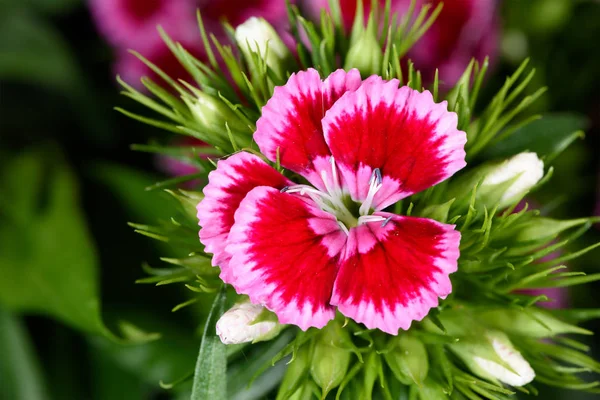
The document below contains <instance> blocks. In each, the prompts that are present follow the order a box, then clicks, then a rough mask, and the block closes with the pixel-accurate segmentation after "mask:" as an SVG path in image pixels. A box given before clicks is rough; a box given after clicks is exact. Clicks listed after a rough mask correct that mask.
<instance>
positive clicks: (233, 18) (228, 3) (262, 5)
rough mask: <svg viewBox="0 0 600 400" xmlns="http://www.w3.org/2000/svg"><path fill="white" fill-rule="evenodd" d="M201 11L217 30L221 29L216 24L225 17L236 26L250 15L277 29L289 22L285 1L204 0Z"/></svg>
mask: <svg viewBox="0 0 600 400" xmlns="http://www.w3.org/2000/svg"><path fill="white" fill-rule="evenodd" d="M292 3H294V1H292ZM200 11H201V13H202V18H203V19H204V20H205V21H206V22H207V24H213V26H209V28H212V29H215V30H217V29H219V27H218V26H216V25H217V24H218V23H219V22H220V21H221V20H223V19H226V20H227V21H228V22H229V23H230V24H231V25H232V26H233V27H236V26H238V25H239V24H241V23H242V22H244V21H245V20H246V19H248V18H250V17H262V18H264V19H266V20H267V21H269V22H270V23H271V24H272V25H273V26H274V27H275V28H276V29H281V28H283V27H285V26H286V25H287V22H288V19H287V10H286V6H285V1H275V0H216V1H215V0H202V1H200Z"/></svg>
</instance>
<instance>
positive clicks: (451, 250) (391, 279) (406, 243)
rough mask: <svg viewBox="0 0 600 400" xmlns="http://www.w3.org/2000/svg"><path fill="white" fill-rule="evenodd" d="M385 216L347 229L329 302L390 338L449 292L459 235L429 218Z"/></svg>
mask: <svg viewBox="0 0 600 400" xmlns="http://www.w3.org/2000/svg"><path fill="white" fill-rule="evenodd" d="M377 215H381V216H384V217H386V218H387V217H391V220H390V221H388V222H387V223H386V224H382V223H381V222H371V223H367V224H364V225H359V226H358V227H356V228H352V229H351V230H350V236H349V238H348V245H347V246H346V252H345V254H344V257H343V260H342V261H341V265H340V269H339V271H338V275H337V278H336V280H335V286H334V289H333V296H332V299H331V304H333V305H337V306H338V309H339V310H340V312H341V313H342V314H344V315H345V316H347V317H350V318H352V319H354V320H355V321H357V322H361V323H363V324H365V325H366V326H367V328H369V329H373V328H378V329H381V330H382V331H384V332H387V333H390V334H392V335H396V334H397V333H398V329H400V328H402V329H408V328H409V327H410V325H411V323H412V321H420V320H421V319H423V317H425V316H426V315H427V313H428V312H429V310H430V309H431V308H432V307H436V306H437V305H438V297H441V298H445V297H446V296H447V295H448V294H449V293H450V292H451V291H452V285H451V283H450V278H449V275H450V274H451V273H452V272H455V271H456V269H457V260H458V256H459V249H458V246H459V243H460V233H459V232H458V231H456V230H454V226H453V225H446V224H442V223H439V222H436V221H433V220H430V219H424V218H413V217H401V216H398V215H394V214H389V213H377Z"/></svg>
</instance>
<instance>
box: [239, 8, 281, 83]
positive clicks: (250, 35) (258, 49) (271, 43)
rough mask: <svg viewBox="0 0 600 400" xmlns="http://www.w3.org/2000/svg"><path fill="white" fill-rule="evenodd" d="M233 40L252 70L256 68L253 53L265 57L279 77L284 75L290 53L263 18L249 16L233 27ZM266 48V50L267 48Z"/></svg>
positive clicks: (268, 64)
mask: <svg viewBox="0 0 600 400" xmlns="http://www.w3.org/2000/svg"><path fill="white" fill-rule="evenodd" d="M235 40H236V42H237V44H238V46H239V47H240V49H241V50H242V53H243V54H244V57H245V58H246V61H247V62H248V65H249V66H250V68H251V70H252V71H255V70H256V69H257V66H256V65H255V61H254V57H256V55H254V57H253V53H256V54H257V55H258V56H259V57H260V58H263V59H264V58H265V57H266V63H267V66H268V67H269V68H271V69H272V70H273V72H275V73H276V74H278V75H279V76H280V77H284V76H285V72H286V70H287V68H286V66H287V64H288V63H289V62H290V60H291V58H292V53H290V50H289V49H288V48H287V46H286V45H285V44H284V43H283V41H282V40H281V38H280V37H279V34H277V32H276V31H275V29H274V28H273V27H272V26H271V24H269V23H268V22H267V21H265V20H264V19H263V18H256V17H251V18H248V19H247V20H246V22H244V23H243V24H241V25H239V26H238V27H237V28H236V29H235ZM267 48H268V50H267Z"/></svg>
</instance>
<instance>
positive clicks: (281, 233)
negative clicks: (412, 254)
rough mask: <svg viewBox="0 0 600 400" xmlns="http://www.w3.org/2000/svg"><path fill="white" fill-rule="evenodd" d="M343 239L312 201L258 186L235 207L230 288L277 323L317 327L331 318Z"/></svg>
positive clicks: (338, 230)
mask: <svg viewBox="0 0 600 400" xmlns="http://www.w3.org/2000/svg"><path fill="white" fill-rule="evenodd" d="M346 239H347V236H346V234H345V233H344V232H342V230H341V229H340V227H339V225H338V223H337V221H336V219H335V217H333V216H332V215H330V214H328V213H326V212H324V211H321V210H320V209H319V208H318V207H316V205H314V203H313V202H312V200H306V199H304V198H302V197H299V196H296V195H293V194H288V193H281V192H280V191H278V190H276V189H273V188H267V187H258V188H256V189H254V190H252V191H251V192H250V193H248V195H247V196H246V198H245V199H244V200H243V201H242V203H241V204H240V207H239V209H238V211H237V212H236V213H235V224H234V226H233V228H232V229H231V233H230V234H229V244H228V246H227V251H228V252H229V253H231V255H232V259H231V262H230V266H231V269H232V273H233V275H234V276H235V279H234V280H233V282H232V285H233V287H234V288H235V289H236V291H237V292H238V293H243V294H247V295H248V296H249V297H250V301H251V302H252V303H254V304H263V305H265V306H266V307H267V308H268V309H269V310H271V311H273V312H274V313H275V314H277V317H278V318H279V322H280V323H282V324H294V325H298V326H299V327H300V328H301V329H304V330H306V329H308V328H309V327H311V326H314V327H318V328H321V327H323V326H325V324H327V321H329V320H331V319H332V318H333V317H334V315H335V308H334V307H331V306H330V305H329V299H330V297H331V291H332V288H333V282H334V280H335V275H336V272H337V265H338V258H339V254H340V253H341V250H342V248H343V247H344V245H345V243H346Z"/></svg>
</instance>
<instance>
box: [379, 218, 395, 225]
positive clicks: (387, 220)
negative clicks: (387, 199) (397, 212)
mask: <svg viewBox="0 0 600 400" xmlns="http://www.w3.org/2000/svg"><path fill="white" fill-rule="evenodd" d="M392 218H393V217H387V218H386V219H385V221H383V224H381V227H382V228H385V226H386V225H387V224H388V222H390V221H391V220H392Z"/></svg>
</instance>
